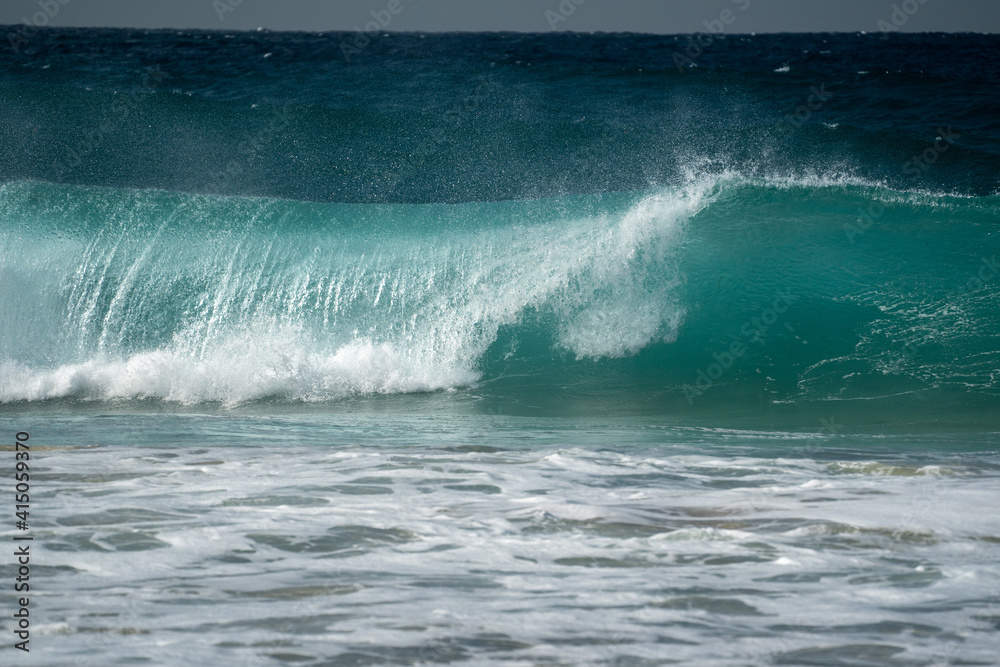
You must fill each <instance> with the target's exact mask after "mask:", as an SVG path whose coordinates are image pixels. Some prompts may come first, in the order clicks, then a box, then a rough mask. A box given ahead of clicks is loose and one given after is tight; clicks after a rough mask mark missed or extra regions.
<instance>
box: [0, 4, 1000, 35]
mask: <svg viewBox="0 0 1000 667" xmlns="http://www.w3.org/2000/svg"><path fill="white" fill-rule="evenodd" d="M25 21H28V22H31V23H33V24H34V25H44V24H48V25H53V26H76V27H81V26H102V27H132V28H178V29H185V28H201V29H210V30H254V29H256V28H258V27H262V28H268V29H271V30H355V29H361V30H363V29H365V27H366V24H367V23H369V22H372V21H379V23H378V24H372V25H378V27H380V28H383V29H386V30H393V31H449V30H516V31H531V32H548V31H551V30H571V31H579V32H591V31H613V32H616V31H629V32H647V33H667V34H669V33H692V32H710V31H716V32H717V31H724V32H727V33H749V32H817V31H831V32H840V31H851V32H854V31H861V30H865V31H868V32H883V31H895V30H897V29H898V30H901V31H904V32H925V31H942V32H965V31H973V32H991V33H996V32H1000V0H0V24H17V23H23V22H25ZM713 28H714V29H715V30H713Z"/></svg>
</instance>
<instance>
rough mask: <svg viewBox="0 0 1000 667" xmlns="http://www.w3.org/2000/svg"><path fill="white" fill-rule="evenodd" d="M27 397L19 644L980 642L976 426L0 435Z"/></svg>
mask: <svg viewBox="0 0 1000 667" xmlns="http://www.w3.org/2000/svg"><path fill="white" fill-rule="evenodd" d="M29 425H30V432H31V440H30V442H31V444H32V445H33V446H34V449H33V452H32V465H33V471H34V475H33V478H32V480H33V482H32V483H33V505H32V515H31V516H32V519H33V520H32V523H31V526H32V528H31V531H30V534H31V535H33V536H34V542H33V547H32V548H33V552H32V554H33V560H32V566H33V567H32V574H33V575H34V577H33V580H32V582H33V583H32V593H33V602H32V604H33V608H32V615H33V616H32V618H33V634H32V647H33V652H32V654H31V657H32V662H31V663H30V664H46V665H57V664H58V665H88V664H92V665H116V664H122V665H124V664H142V663H149V664H232V665H258V664H259V665H270V664H305V665H324V664H329V665H334V664H336V665H350V664H359V665H361V664H421V663H422V664H435V663H436V664H456V665H461V664H469V665H472V664H484V663H487V662H489V663H495V664H511V665H521V664H523V665H535V664H553V665H556V664H564V665H579V664H616V665H624V664H629V665H633V664H634V665H646V664H670V663H671V662H672V661H678V662H681V663H685V664H703V665H723V664H725V665H732V664H761V665H767V664H795V665H885V664H901V665H931V664H982V665H986V664H991V663H992V662H993V660H994V658H995V655H996V649H997V646H998V641H997V634H996V629H997V626H998V623H1000V607H998V603H1000V574H998V572H997V568H996V563H997V562H998V561H1000V524H998V521H997V519H996V513H995V512H993V511H992V510H993V508H995V507H997V504H998V500H1000V485H998V478H1000V456H998V454H997V451H998V450H1000V435H998V434H997V433H981V432H980V433H976V432H971V433H966V434H959V435H956V434H948V435H942V434H923V435H902V434H898V433H897V434H891V433H886V434H881V435H857V434H848V433H835V434H831V433H825V434H818V433H795V432H764V431H758V432H754V431H737V430H730V429H707V428H697V427H684V426H663V425H661V424H656V423H653V421H651V420H646V421H641V420H635V419H631V420H579V419H578V420H566V419H525V418H518V417H507V416H484V415H478V416H477V415H469V416H461V415H450V416H449V415H439V416H435V417H406V416H387V415H371V414H369V415H333V416H318V415H309V414H298V415H294V414H292V415H286V416H283V417H273V416H268V417H254V416H240V417H237V416H233V415H225V414H216V415H130V414H105V415H94V414H85V415H83V414H81V415H75V416H73V415H66V414H64V413H63V414H55V413H49V414H43V413H40V412H34V413H27V412H21V413H16V412H14V411H12V410H10V409H8V410H7V411H6V414H5V415H4V416H3V417H2V418H0V428H2V429H3V431H4V433H6V434H9V435H11V436H12V435H13V433H14V432H15V431H16V430H24V429H25V428H28V427H29ZM6 439H8V440H9V439H10V438H6ZM3 456H5V457H6V456H11V457H12V456H13V455H12V454H9V453H4V454H3ZM13 533H14V531H11V530H5V531H4V537H3V539H4V540H5V541H6V540H9V539H10V537H11V536H12V535H13ZM11 572H12V571H11V566H10V565H9V563H4V564H3V578H4V580H9V579H10V578H11ZM10 597H11V596H10V595H9V594H8V593H7V591H6V590H5V591H4V595H3V598H4V600H3V606H4V608H7V607H9V606H10V603H11V602H12V601H11V600H10ZM0 627H2V630H0V631H2V633H3V635H4V636H8V637H9V636H10V632H11V631H12V621H11V620H10V619H9V618H7V614H5V615H4V618H3V620H2V621H0ZM0 651H2V653H3V654H5V655H6V656H7V657H6V658H4V661H5V662H6V661H7V660H9V659H10V656H11V654H12V653H13V649H11V648H10V647H9V646H5V647H4V648H3V649H0ZM18 659H19V658H18ZM8 664H10V663H8ZM19 664H20V663H19Z"/></svg>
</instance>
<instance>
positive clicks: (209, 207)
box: [0, 176, 1000, 412]
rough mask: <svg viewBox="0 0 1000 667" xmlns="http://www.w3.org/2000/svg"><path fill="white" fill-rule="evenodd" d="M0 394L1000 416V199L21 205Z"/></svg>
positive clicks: (6, 300) (6, 190) (51, 201)
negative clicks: (861, 409)
mask: <svg viewBox="0 0 1000 667" xmlns="http://www.w3.org/2000/svg"><path fill="white" fill-rule="evenodd" d="M0 203H2V208H3V210H4V211H5V212H6V213H5V216H6V224H5V226H4V228H3V232H2V237H0V238H2V242H3V247H4V248H5V252H4V254H3V256H2V261H0V277H2V280H0V285H2V288H0V289H2V292H3V293H2V304H3V305H2V310H0V312H2V318H0V325H2V329H0V341H2V347H3V360H2V361H0V400H3V401H5V402H20V401H25V400H27V401H39V400H45V399H54V398H83V399H101V400H107V399H141V398H153V399H163V400H166V401H171V402H179V403H183V404H195V403H203V402H215V403H221V404H223V405H230V406H232V405H236V404H240V403H245V402H248V401H259V400H263V399H268V400H280V401H289V400H290V401H295V402H299V401H309V402H312V401H330V400H338V399H342V398H344V397H348V396H357V395H372V394H397V393H411V392H430V391H436V390H456V389H464V390H465V393H466V394H469V395H472V396H484V395H486V396H491V397H493V398H494V399H497V400H499V401H500V402H501V403H502V404H504V405H507V406H508V412H510V411H511V410H513V411H515V412H516V411H517V409H518V406H522V407H523V408H525V409H526V408H528V407H538V406H548V407H549V408H553V409H554V408H557V407H558V406H560V405H562V406H563V407H565V406H567V405H577V406H578V407H579V406H593V405H603V406H604V407H605V408H606V409H612V410H614V411H622V412H630V411H636V410H640V411H648V410H654V411H657V410H659V411H664V412H677V411H687V410H697V409H699V408H700V407H702V406H713V408H719V407H720V406H728V407H729V408H732V407H739V406H756V405H760V404H761V403H768V404H781V403H788V404H796V405H800V406H801V405H810V404H816V405H820V404H824V402H829V401H850V400H852V399H853V400H858V401H869V400H873V399H878V400H881V401H882V402H883V403H885V402H886V401H889V402H891V403H892V404H893V405H895V404H897V403H899V404H900V405H902V406H903V407H905V408H906V409H909V410H912V409H913V407H914V405H920V404H923V403H928V404H932V405H933V404H940V403H941V402H942V401H946V402H947V401H953V400H960V401H962V402H963V404H964V405H981V406H984V407H986V408H989V407H992V406H995V405H996V402H997V400H996V399H997V397H998V388H1000V387H998V381H1000V373H998V372H997V369H998V368H1000V346H997V344H996V335H997V330H998V329H997V324H998V313H1000V309H998V306H1000V300H998V299H1000V297H998V290H997V285H998V284H1000V276H998V269H997V264H996V262H997V257H996V255H997V254H998V253H997V250H998V248H997V245H998V242H997V236H996V224H997V219H998V217H997V215H998V212H1000V198H997V197H981V198H963V197H954V196H947V195H934V194H927V193H906V192H898V191H893V190H889V189H886V188H883V187H877V186H873V185H866V184H862V183H851V182H846V181H845V182H840V183H835V182H823V181H801V180H771V181H761V180H757V179H747V178H743V177H737V176H726V177H720V178H712V179H708V178H706V179H702V180H700V181H693V182H692V183H690V184H688V185H687V186H685V187H681V188H661V189H655V190H649V191H643V192H633V193H616V194H605V195H591V196H566V197H561V198H555V199H543V200H530V201H517V202H491V203H470V204H459V205H449V204H426V205H413V204H393V205H379V204H369V205H354V204H319V203H311V202H294V201H287V200H274V199H262V198H241V197H212V196H202V195H189V194H179V193H167V192H162V191H149V190H121V189H104V188H87V187H80V186H65V185H52V184H42V183H27V182H20V183H11V184H7V185H5V186H3V187H2V188H0Z"/></svg>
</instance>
